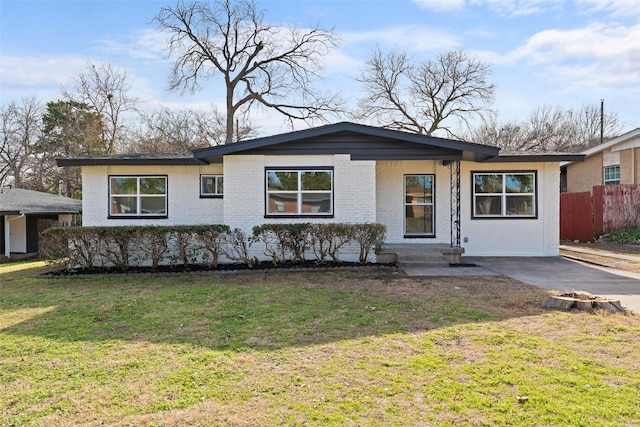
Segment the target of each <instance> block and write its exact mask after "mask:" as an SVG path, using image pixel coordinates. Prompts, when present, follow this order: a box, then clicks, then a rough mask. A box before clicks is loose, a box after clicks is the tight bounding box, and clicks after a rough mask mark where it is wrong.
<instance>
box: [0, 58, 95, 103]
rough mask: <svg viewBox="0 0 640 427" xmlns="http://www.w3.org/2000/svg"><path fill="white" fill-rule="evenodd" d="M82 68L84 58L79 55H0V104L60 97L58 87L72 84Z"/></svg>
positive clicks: (84, 61) (84, 63) (84, 64)
mask: <svg viewBox="0 0 640 427" xmlns="http://www.w3.org/2000/svg"><path fill="white" fill-rule="evenodd" d="M85 66H86V58H81V57H79V56H57V57H56V56H52V57H47V56H9V55H3V56H0V76H2V78H1V80H0V86H1V87H2V89H1V90H0V93H1V94H2V95H1V96H0V101H2V102H5V101H9V100H15V99H20V98H24V97H29V96H36V97H37V98H39V99H42V100H44V101H49V100H53V99H57V98H60V97H61V96H62V95H61V94H60V85H65V86H66V85H69V84H72V83H73V77H74V76H76V75H77V74H78V73H79V72H80V71H81V70H82V69H83V68H84V67H85Z"/></svg>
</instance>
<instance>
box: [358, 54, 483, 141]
mask: <svg viewBox="0 0 640 427" xmlns="http://www.w3.org/2000/svg"><path fill="white" fill-rule="evenodd" d="M490 73H491V65H490V64H487V63H485V62H482V61H480V60H479V59H477V58H476V57H475V56H473V55H471V54H469V53H467V52H465V51H451V52H444V53H439V54H437V55H436V58H435V59H433V60H427V61H424V62H421V63H414V62H413V61H412V60H411V58H409V57H408V56H407V54H406V53H404V52H399V51H397V50H393V51H391V52H388V53H383V52H382V51H381V50H380V49H379V48H377V49H376V50H375V52H374V53H373V55H372V57H371V58H370V59H369V60H368V61H367V64H366V66H365V68H364V69H363V70H362V73H361V76H360V77H359V78H357V79H356V80H357V81H358V82H360V83H361V84H362V85H363V88H364V91H365V93H366V96H365V97H364V98H362V99H360V100H359V103H358V106H359V111H358V113H357V114H356V116H357V117H358V118H360V119H365V120H373V121H374V122H375V123H376V124H378V125H380V126H383V127H387V128H390V129H397V130H402V131H407V132H414V133H418V134H426V135H431V134H433V133H434V132H435V131H436V130H443V131H445V132H446V133H447V135H448V136H454V137H455V136H456V135H455V133H454V131H453V130H452V127H451V126H452V125H453V123H452V120H451V119H456V121H457V122H458V123H460V122H462V123H463V124H466V125H468V123H469V121H470V120H472V119H475V118H478V117H482V115H483V114H484V113H485V112H486V111H488V108H489V107H490V105H491V104H492V103H493V99H494V86H493V84H490V83H488V82H487V77H488V76H489V74H490Z"/></svg>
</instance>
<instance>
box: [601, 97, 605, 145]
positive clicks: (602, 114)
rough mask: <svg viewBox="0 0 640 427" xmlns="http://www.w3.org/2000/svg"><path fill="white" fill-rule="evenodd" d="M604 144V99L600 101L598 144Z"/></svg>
mask: <svg viewBox="0 0 640 427" xmlns="http://www.w3.org/2000/svg"><path fill="white" fill-rule="evenodd" d="M603 142H604V99H600V144H602V143H603Z"/></svg>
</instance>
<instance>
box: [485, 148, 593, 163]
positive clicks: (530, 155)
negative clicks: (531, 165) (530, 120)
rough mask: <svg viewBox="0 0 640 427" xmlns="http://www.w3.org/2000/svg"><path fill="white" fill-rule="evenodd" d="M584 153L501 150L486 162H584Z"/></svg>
mask: <svg viewBox="0 0 640 427" xmlns="http://www.w3.org/2000/svg"><path fill="white" fill-rule="evenodd" d="M584 158H585V155H584V154H576V153H559V152H547V153H538V152H528V151H506V152H505V151H500V154H499V155H498V156H496V157H491V158H489V159H487V160H485V163H496V162H565V161H571V162H583V161H584Z"/></svg>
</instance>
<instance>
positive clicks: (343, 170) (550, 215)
mask: <svg viewBox="0 0 640 427" xmlns="http://www.w3.org/2000/svg"><path fill="white" fill-rule="evenodd" d="M292 166H295V167H300V168H306V167H332V168H333V179H334V194H333V197H334V215H333V217H331V218H309V217H305V218H271V217H269V218H267V217H265V192H266V189H265V185H266V184H265V180H266V178H265V170H266V168H268V167H292ZM517 170H527V171H532V170H535V171H537V198H538V199H537V203H538V204H537V207H538V218H535V219H472V215H471V206H472V200H471V198H472V191H471V190H472V187H471V185H472V178H471V173H472V171H517ZM219 173H222V174H223V176H224V197H223V198H221V199H210V198H200V195H199V182H200V181H199V180H200V175H201V174H219ZM410 174H433V175H434V176H435V185H434V192H435V236H434V237H433V238H405V236H404V214H405V213H404V209H405V207H404V203H405V202H404V197H405V196H404V176H405V175H410ZM110 175H132V176H135V175H166V176H167V192H168V216H167V218H163V219H110V218H109V217H108V206H109V194H108V177H109V176H110ZM450 206H451V187H450V170H449V167H448V166H443V165H442V162H439V161H432V160H424V161H377V162H376V161H352V160H351V159H350V156H349V155H344V154H336V155H330V154H327V155H313V156H311V155H310V156H290V155H240V154H235V155H228V156H225V157H224V161H223V164H213V165H206V166H204V165H203V166H84V167H83V225H86V226H97V225H178V224H184V225H188V224H226V225H228V226H229V227H231V228H232V229H234V228H240V229H242V230H243V231H244V232H245V233H247V234H248V235H250V234H251V230H252V228H253V226H255V225H259V224H264V223H278V222H284V223H292V222H341V223H364V222H379V223H383V224H385V225H386V226H387V242H389V243H415V244H421V243H440V244H443V243H444V244H449V243H450V239H451V228H450V225H451V215H450ZM461 237H462V238H463V239H464V238H466V239H467V241H466V242H464V241H463V242H461V245H462V246H463V247H464V248H465V254H466V255H478V256H484V255H493V256H557V255H558V242H559V165H558V163H474V162H461ZM253 249H254V253H253V255H255V256H258V257H259V258H264V256H263V254H262V251H261V250H260V248H253ZM348 258H350V259H349V260H351V258H353V256H349V257H348Z"/></svg>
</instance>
